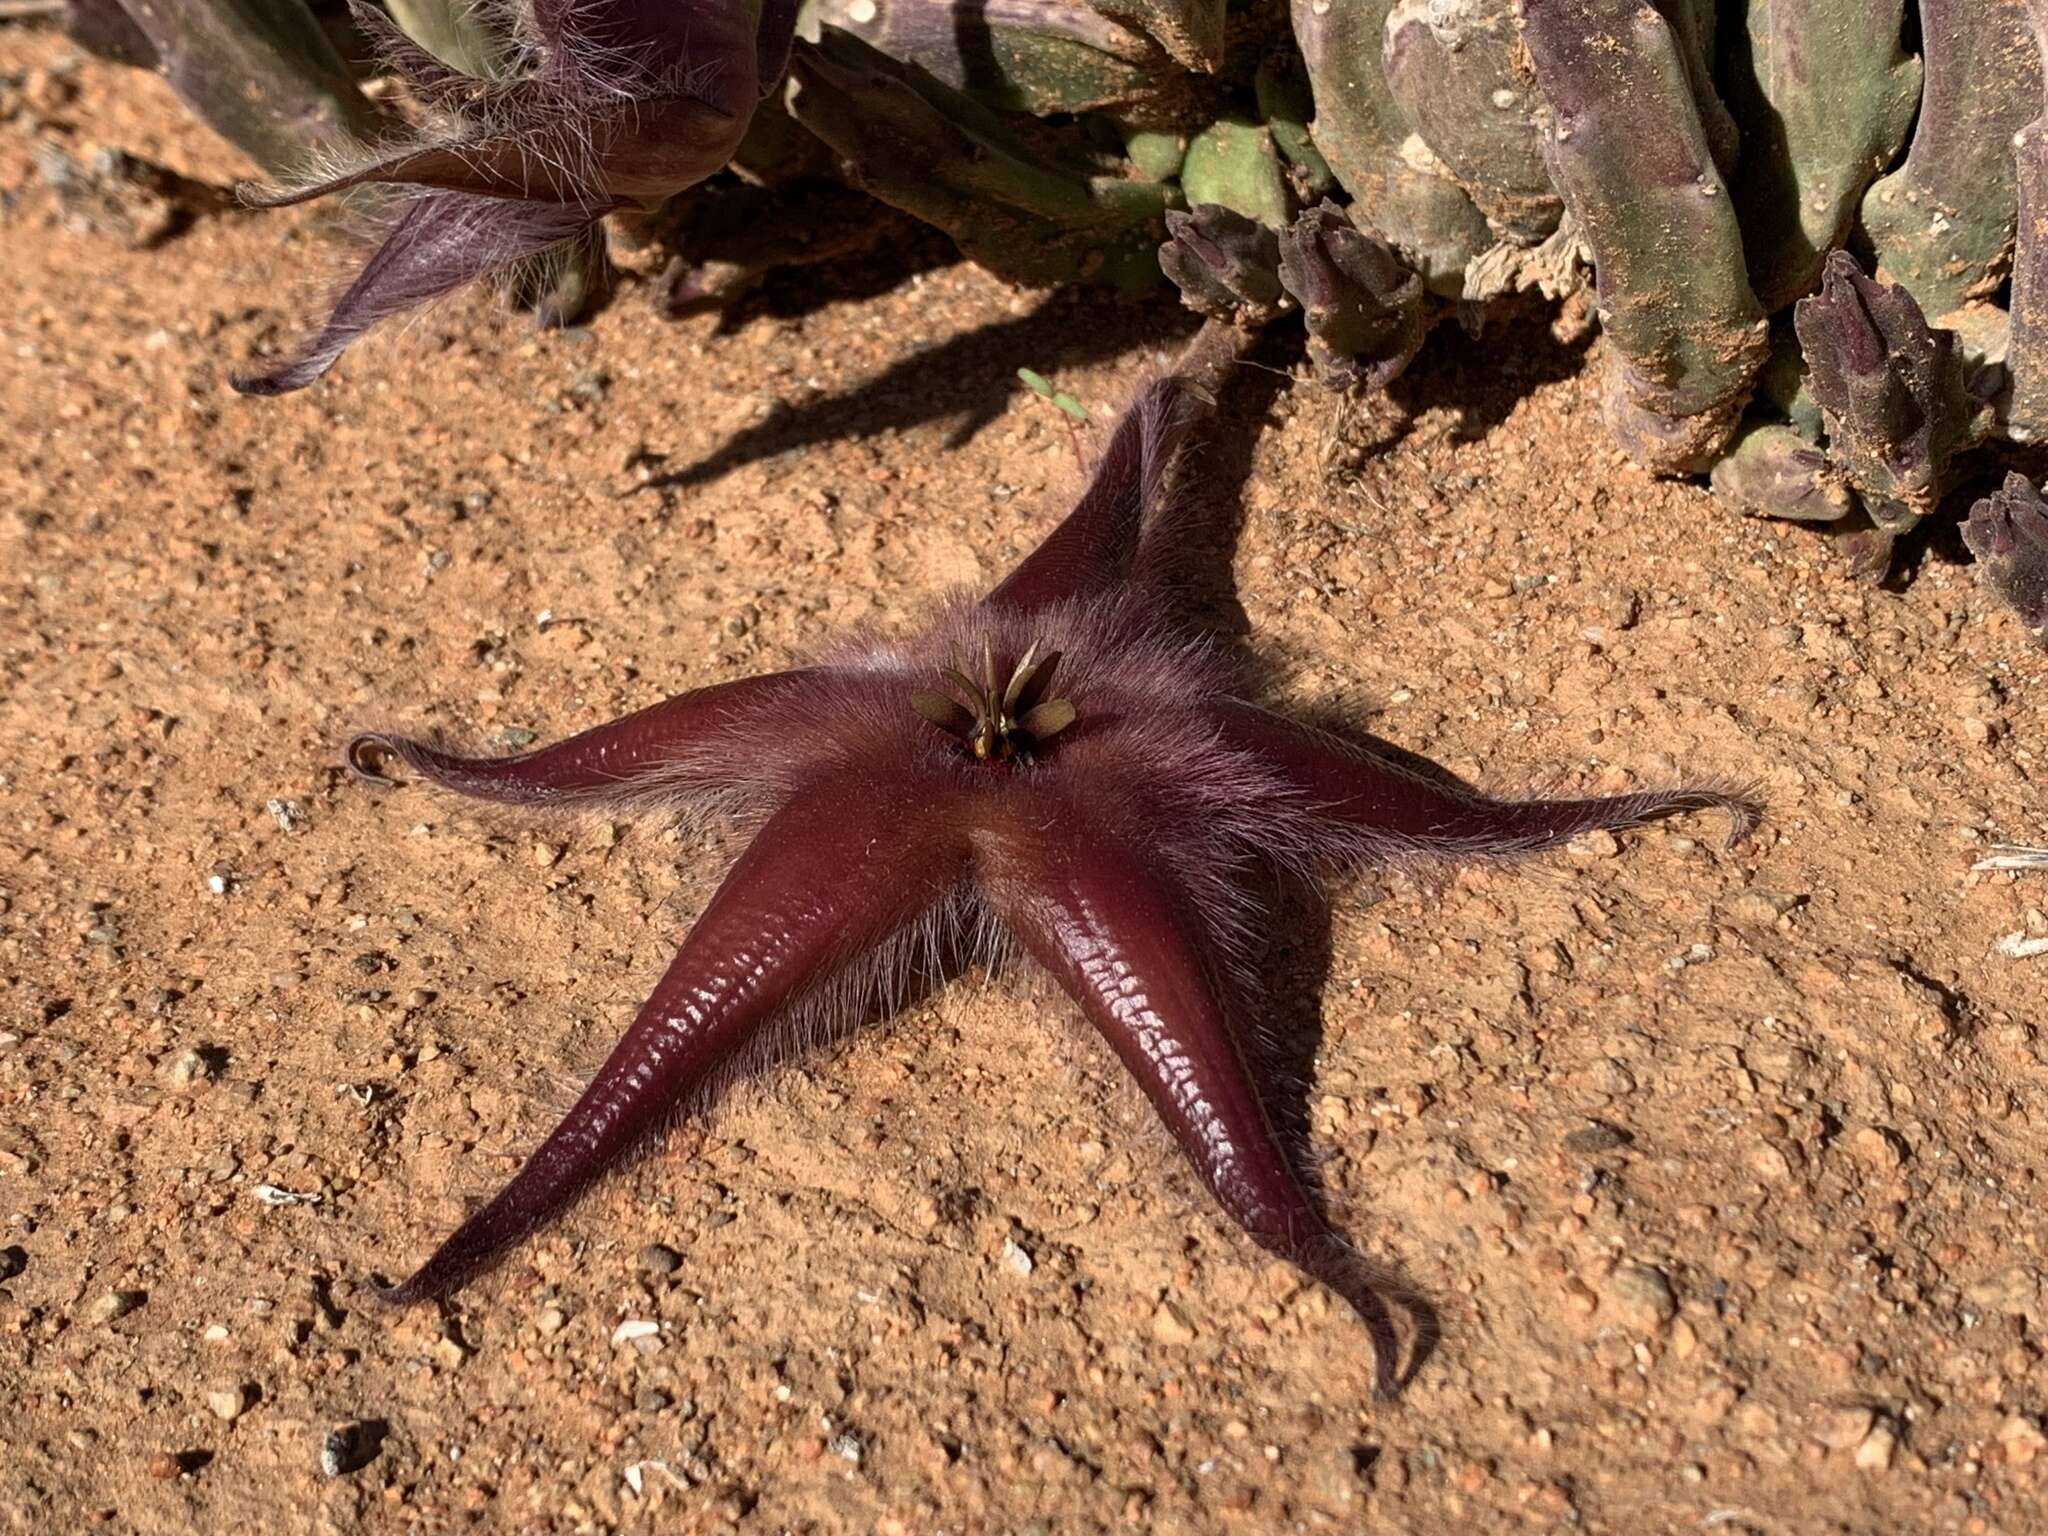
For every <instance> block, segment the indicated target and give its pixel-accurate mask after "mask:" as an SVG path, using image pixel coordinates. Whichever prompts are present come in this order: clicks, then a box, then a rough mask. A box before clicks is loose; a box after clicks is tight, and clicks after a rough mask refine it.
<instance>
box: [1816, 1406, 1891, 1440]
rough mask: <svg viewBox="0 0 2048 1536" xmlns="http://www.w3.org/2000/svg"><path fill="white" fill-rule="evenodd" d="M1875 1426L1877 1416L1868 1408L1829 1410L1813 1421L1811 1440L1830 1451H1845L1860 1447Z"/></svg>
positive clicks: (1851, 1407)
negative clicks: (1816, 1441)
mask: <svg viewBox="0 0 2048 1536" xmlns="http://www.w3.org/2000/svg"><path fill="white" fill-rule="evenodd" d="M1876 1424H1877V1415H1876V1414H1874V1413H1872V1412H1871V1411H1870V1410H1869V1409H1868V1408H1861V1407H1856V1406H1853V1405H1852V1406H1850V1407H1846V1408H1830V1409H1828V1410H1827V1412H1825V1413H1823V1414H1822V1415H1821V1416H1820V1418H1819V1419H1818V1420H1816V1421H1815V1423H1814V1426H1813V1438H1814V1439H1816V1440H1818V1441H1819V1442H1820V1443H1821V1444H1822V1445H1824V1446H1826V1447H1827V1448H1828V1449H1829V1450H1831V1451H1846V1450H1848V1449H1849V1448H1850V1447H1852V1446H1858V1445H1861V1444H1862V1443H1863V1440H1864V1437H1865V1436H1866V1435H1868V1434H1869V1433H1870V1431H1871V1430H1872V1428H1874V1427H1875V1426H1876Z"/></svg>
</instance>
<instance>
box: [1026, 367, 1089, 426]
mask: <svg viewBox="0 0 2048 1536" xmlns="http://www.w3.org/2000/svg"><path fill="white" fill-rule="evenodd" d="M1017 377H1018V378H1020V379H1022V380H1023V381H1024V387H1025V388H1026V389H1028V390H1030V391H1031V393H1033V394H1034V395H1038V396H1041V397H1043V398H1044V399H1047V400H1050V401H1051V402H1052V403H1053V404H1054V405H1056V406H1058V407H1059V408H1060V409H1061V410H1063V411H1065V412H1066V413H1067V414H1068V415H1069V416H1071V417H1073V418H1074V420H1075V421H1077V422H1085V421H1087V420H1088V407H1087V406H1085V405H1083V404H1082V403H1081V402H1080V401H1079V400H1076V399H1075V398H1074V397H1073V396H1072V395H1070V394H1068V393H1067V392H1066V391H1065V390H1064V389H1054V388H1053V387H1052V380H1051V379H1048V378H1047V377H1046V376H1045V375H1044V374H1042V373H1040V372H1038V371H1037V370H1036V369H1033V368H1019V369H1018V370H1017Z"/></svg>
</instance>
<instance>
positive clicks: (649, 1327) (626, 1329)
mask: <svg viewBox="0 0 2048 1536" xmlns="http://www.w3.org/2000/svg"><path fill="white" fill-rule="evenodd" d="M660 1333H661V1324H659V1323H657V1322H656V1321H655V1320H654V1319H653V1318H651V1317H629V1318H627V1319H626V1320H625V1321H624V1322H622V1323H620V1324H619V1326H618V1327H616V1328H614V1329H613V1330H612V1343H614V1344H631V1343H634V1342H635V1341H636V1340H639V1339H652V1338H656V1337H658V1336H659V1335H660Z"/></svg>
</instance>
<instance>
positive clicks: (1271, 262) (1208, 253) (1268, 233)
mask: <svg viewBox="0 0 2048 1536" xmlns="http://www.w3.org/2000/svg"><path fill="white" fill-rule="evenodd" d="M1166 234H1167V241H1166V244H1164V245H1162V246H1160V247H1159V265H1160V268H1161V269H1162V270H1163V271H1164V272H1165V273H1166V275H1167V276H1168V277H1170V278H1172V279H1173V282H1174V286H1175V287H1177V288H1179V289H1180V296H1181V299H1182V301H1183V302H1184V303H1185V304H1186V305H1187V306H1188V308H1189V309H1192V310H1193V311H1194V312H1195V313H1196V314H1198V315H1201V316H1202V317H1203V318H1204V319H1208V320H1234V321H1237V322H1239V323H1240V324H1245V325H1263V324H1265V323H1266V322H1267V321H1269V320H1271V319H1272V318H1273V317H1274V316H1276V315H1278V314H1279V313H1280V311H1281V310H1282V309H1283V308H1284V307H1285V306H1286V303H1287V297H1286V295H1285V294H1284V293H1283V292H1282V291H1281V288H1280V270H1279V268H1280V240H1279V237H1278V236H1277V235H1275V234H1274V233H1273V231H1272V230H1270V229H1268V228H1267V227H1266V226H1265V225H1264V224H1261V223H1260V222H1259V221H1258V220H1257V219H1252V218H1247V217H1246V216H1245V215H1243V214H1241V213H1239V212H1237V211H1236V210H1235V209H1231V208H1226V207H1224V206H1223V205H1222V204H1221V203H1203V204H1201V205H1200V206H1199V207H1197V208H1195V209H1193V210H1192V211H1190V212H1187V213H1182V212H1180V211H1178V210H1174V211H1170V212H1169V213H1168V214H1167V215H1166Z"/></svg>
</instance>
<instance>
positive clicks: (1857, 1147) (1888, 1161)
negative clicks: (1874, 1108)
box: [1849, 1125, 1906, 1173]
mask: <svg viewBox="0 0 2048 1536" xmlns="http://www.w3.org/2000/svg"><path fill="white" fill-rule="evenodd" d="M1849 1148H1850V1150H1851V1151H1853V1152H1854V1153H1855V1154H1856V1156H1857V1157H1858V1159H1860V1160H1861V1161H1863V1162H1866V1163H1868V1164H1869V1165H1870V1166H1871V1167H1873V1168H1876V1169H1880V1170H1882V1171H1884V1172H1887V1173H1889V1172H1891V1171H1892V1170H1893V1169H1895V1168H1897V1167H1898V1166H1899V1165H1900V1164H1901V1163H1903V1162H1904V1161H1905V1160H1906V1147H1905V1143H1904V1142H1902V1141H1901V1140H1900V1139H1899V1137H1898V1133H1897V1132H1895V1131H1888V1130H1885V1129H1884V1128H1883V1127H1881V1126H1875V1125H1866V1126H1864V1127H1863V1129H1862V1130H1860V1131H1858V1132H1857V1133H1856V1134H1855V1135H1854V1136H1851V1137H1850V1138H1849Z"/></svg>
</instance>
